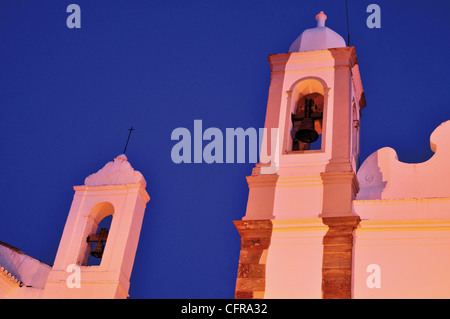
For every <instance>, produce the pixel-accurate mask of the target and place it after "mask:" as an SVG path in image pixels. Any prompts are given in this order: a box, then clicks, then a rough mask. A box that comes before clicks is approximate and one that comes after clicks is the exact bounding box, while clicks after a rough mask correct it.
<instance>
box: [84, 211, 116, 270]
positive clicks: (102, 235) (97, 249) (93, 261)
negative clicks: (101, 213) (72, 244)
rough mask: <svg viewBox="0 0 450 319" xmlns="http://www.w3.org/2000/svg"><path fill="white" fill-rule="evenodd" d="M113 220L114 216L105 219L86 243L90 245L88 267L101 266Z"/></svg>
mask: <svg viewBox="0 0 450 319" xmlns="http://www.w3.org/2000/svg"><path fill="white" fill-rule="evenodd" d="M112 218H113V217H112V215H108V216H106V217H105V218H103V219H102V220H101V222H100V223H99V225H98V228H97V231H96V232H94V233H92V234H90V235H89V236H88V237H87V238H86V241H87V242H88V243H89V244H90V245H89V250H90V252H89V257H88V262H87V266H99V265H100V263H101V262H102V258H103V254H104V252H105V248H106V244H107V239H108V234H109V229H110V227H111V222H112Z"/></svg>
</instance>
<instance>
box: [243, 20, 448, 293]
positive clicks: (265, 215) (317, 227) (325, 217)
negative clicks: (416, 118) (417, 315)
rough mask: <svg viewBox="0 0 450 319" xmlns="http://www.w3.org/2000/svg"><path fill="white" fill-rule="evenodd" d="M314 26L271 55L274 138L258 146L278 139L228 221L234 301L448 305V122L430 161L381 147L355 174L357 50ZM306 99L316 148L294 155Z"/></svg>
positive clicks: (360, 102)
mask: <svg viewBox="0 0 450 319" xmlns="http://www.w3.org/2000/svg"><path fill="white" fill-rule="evenodd" d="M316 19H317V20H318V25H317V27H316V28H313V29H308V30H306V31H305V32H304V33H303V34H302V35H300V36H299V38H298V39H297V40H296V41H295V42H294V43H293V44H292V46H291V48H290V50H289V53H282V54H277V55H272V56H269V62H270V66H271V71H272V72H271V83H270V87H269V97H268V103H267V111H266V121H265V128H267V130H268V132H270V129H271V128H278V131H277V132H278V135H277V136H276V138H270V133H268V134H267V136H265V138H264V139H263V143H267V145H269V144H271V143H272V144H273V143H274V144H275V145H274V146H272V145H269V146H267V148H268V149H272V150H273V153H272V161H271V162H270V163H268V164H257V165H256V167H255V168H254V169H253V172H252V175H251V176H248V177H247V181H248V186H249V197H248V203H247V210H246V213H245V216H243V218H242V220H240V221H235V225H236V227H237V229H238V231H239V234H240V235H241V253H240V259H239V270H238V274H237V280H236V293H235V296H236V298H449V297H450V285H449V281H450V276H448V275H447V269H449V267H450V257H449V256H450V254H449V253H448V252H449V251H450V246H449V244H450V240H449V239H450V228H449V225H450V184H449V183H450V181H449V179H448V176H449V175H450V174H449V173H450V171H449V166H448V163H449V161H450V144H449V141H450V121H448V122H445V123H443V124H442V125H440V126H439V127H438V128H437V129H436V130H435V131H434V133H433V134H432V135H431V138H430V145H431V149H432V150H433V151H434V152H435V153H436V154H435V155H434V156H433V157H432V158H431V159H430V160H428V161H427V162H425V163H419V164H406V163H401V162H399V161H398V159H397V156H396V153H395V151H394V150H392V149H389V148H383V149H381V150H379V151H377V152H375V153H374V154H373V155H371V156H370V157H369V158H368V159H367V160H366V161H365V162H364V163H363V164H362V166H361V167H359V168H358V161H359V126H360V116H361V114H362V113H363V112H364V111H363V109H364V107H365V106H366V101H365V98H364V90H363V87H362V81H361V78H360V73H359V66H358V61H357V58H356V51H355V49H354V48H353V47H346V46H345V41H343V39H342V38H340V36H339V35H337V34H336V33H334V32H330V31H329V30H327V29H325V28H326V27H325V23H324V21H325V20H324V19H326V16H324V14H323V13H322V12H321V13H320V14H319V15H318V16H317V17H316ZM330 37H331V38H330ZM336 46H339V47H336ZM307 99H313V100H314V106H315V109H317V110H318V111H321V110H323V114H322V115H321V114H318V115H317V116H316V119H315V126H314V130H315V131H316V132H317V133H318V134H319V135H320V136H321V139H320V140H319V142H320V144H319V145H318V146H316V148H315V149H311V147H310V145H308V146H307V147H306V148H305V147H304V145H303V146H302V148H301V149H300V150H294V146H293V145H295V143H293V139H294V138H296V136H297V134H294V133H296V127H295V122H294V120H292V121H291V119H294V118H295V117H297V116H298V115H297V113H298V112H303V110H304V109H306V107H307V103H305V102H304V101H306V100H307ZM303 104H305V106H304V108H303V109H302V105H303ZM299 110H300V111H299ZM296 112H297V113H296ZM305 114H306V113H305ZM305 117H306V115H305ZM316 143H317V142H316ZM311 145H312V144H311Z"/></svg>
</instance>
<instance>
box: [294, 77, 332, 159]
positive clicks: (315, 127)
mask: <svg viewBox="0 0 450 319" xmlns="http://www.w3.org/2000/svg"><path fill="white" fill-rule="evenodd" d="M324 91H325V90H324V86H323V84H322V83H321V82H320V81H319V80H317V79H312V78H311V79H304V80H302V81H299V82H298V83H297V84H296V85H295V86H294V88H293V90H292V91H291V100H290V108H289V109H290V119H289V122H290V123H288V127H289V133H288V139H287V145H286V149H287V151H288V152H289V151H296V152H297V151H300V152H306V151H318V150H323V143H322V142H323V141H322V140H323V132H324V109H325V98H324V95H325V94H324Z"/></svg>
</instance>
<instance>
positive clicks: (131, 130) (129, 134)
mask: <svg viewBox="0 0 450 319" xmlns="http://www.w3.org/2000/svg"><path fill="white" fill-rule="evenodd" d="M128 130H129V131H130V133H128V139H127V143H126V144H125V149H124V150H123V154H125V152H126V151H127V146H128V142H129V141H130V136H131V132H133V131H134V128H133V127H131V128H129V129H128Z"/></svg>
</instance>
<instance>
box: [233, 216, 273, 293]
mask: <svg viewBox="0 0 450 319" xmlns="http://www.w3.org/2000/svg"><path fill="white" fill-rule="evenodd" d="M234 224H235V226H236V228H237V230H238V232H239V234H240V235H241V253H240V255H239V268H238V274H237V279H236V291H235V298H236V299H261V298H263V297H264V293H265V287H266V259H267V251H268V249H269V246H270V238H271V236H272V222H271V221H270V220H241V221H234Z"/></svg>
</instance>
